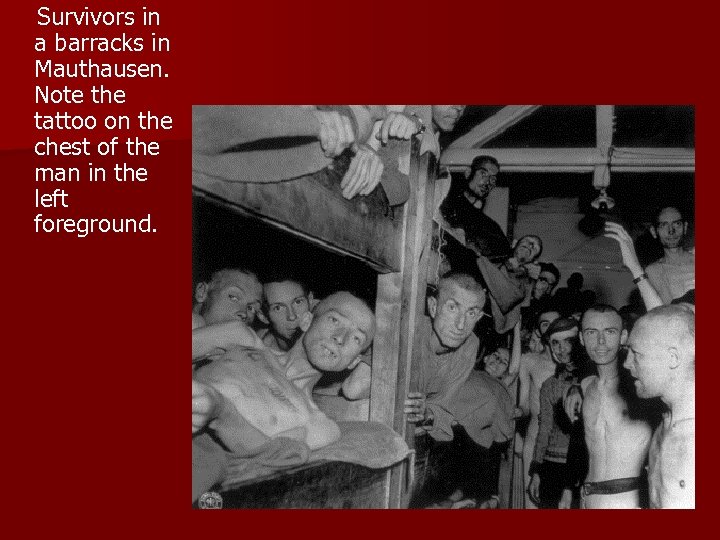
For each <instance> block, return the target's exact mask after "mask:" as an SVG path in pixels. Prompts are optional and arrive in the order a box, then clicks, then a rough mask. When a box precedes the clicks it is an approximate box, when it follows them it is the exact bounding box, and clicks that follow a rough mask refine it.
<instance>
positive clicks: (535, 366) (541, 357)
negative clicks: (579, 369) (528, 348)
mask: <svg viewBox="0 0 720 540" xmlns="http://www.w3.org/2000/svg"><path fill="white" fill-rule="evenodd" d="M520 366H521V367H524V369H525V370H526V371H527V372H528V373H529V374H530V376H531V377H532V378H533V379H536V378H543V377H544V376H545V375H547V374H548V373H549V374H550V375H552V373H553V372H554V371H555V364H554V362H553V361H552V360H551V359H550V358H548V357H547V355H546V354H545V353H534V352H528V353H525V354H523V355H522V356H521V357H520Z"/></svg>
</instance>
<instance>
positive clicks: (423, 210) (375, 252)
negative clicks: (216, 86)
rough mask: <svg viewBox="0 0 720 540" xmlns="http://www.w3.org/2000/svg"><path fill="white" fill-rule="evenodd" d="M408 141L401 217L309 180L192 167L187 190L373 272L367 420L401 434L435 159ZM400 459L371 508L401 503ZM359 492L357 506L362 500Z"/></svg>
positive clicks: (415, 355) (407, 467) (414, 356)
mask: <svg viewBox="0 0 720 540" xmlns="http://www.w3.org/2000/svg"><path fill="white" fill-rule="evenodd" d="M419 148H420V144H419V140H418V139H413V141H412V145H411V160H410V175H409V180H410V198H409V200H408V201H407V203H406V204H405V207H404V211H403V213H402V217H401V218H399V219H395V220H391V219H389V218H373V217H369V216H363V215H361V214H360V213H358V212H357V211H356V210H355V209H354V207H353V206H352V205H351V204H350V203H349V202H348V201H345V200H344V199H342V198H341V197H338V198H333V197H329V192H328V191H327V189H326V188H324V187H323V186H320V185H316V184H315V183H314V182H313V179H312V178H301V179H298V180H292V181H288V182H280V183H274V184H247V183H246V184H242V183H237V182H227V181H225V180H222V179H218V178H214V177H212V176H209V175H207V174H204V173H200V172H197V171H193V194H194V195H196V196H200V197H203V198H206V199H208V200H211V201H213V202H215V203H217V204H220V205H222V206H225V207H227V208H230V209H231V210H233V211H234V212H237V213H238V214H240V215H244V216H249V217H252V218H254V219H258V220H260V221H262V222H264V223H266V224H268V225H270V226H272V227H275V228H278V229H281V230H284V231H286V232H288V233H290V234H291V235H293V236H295V237H297V238H300V239H302V240H305V241H308V242H311V243H313V244H316V245H319V246H321V247H323V248H325V249H327V250H329V251H332V252H335V253H339V254H341V255H347V256H351V257H355V258H357V259H360V260H362V261H364V262H365V263H366V264H368V265H369V266H370V267H372V268H373V269H374V270H376V271H377V272H378V279H377V297H376V306H375V314H376V319H377V332H376V335H375V340H374V344H373V369H372V380H371V389H370V407H369V418H368V420H372V421H377V422H381V423H383V424H385V425H387V426H389V427H390V428H392V429H393V430H394V431H395V432H397V433H398V434H400V435H402V436H403V437H405V439H406V441H407V442H408V444H409V445H410V446H411V447H412V444H413V438H414V434H413V432H412V430H407V429H406V422H405V415H404V413H403V403H404V400H405V396H406V394H407V392H408V389H409V388H410V386H411V379H412V374H413V373H417V369H414V368H413V365H414V362H416V361H418V360H419V358H420V353H421V350H422V344H423V336H422V330H421V328H422V322H423V316H424V309H425V308H424V305H425V290H426V275H427V265H428V260H429V255H430V237H431V231H432V212H433V195H434V179H435V170H436V160H435V157H434V156H433V155H431V154H429V153H426V154H423V155H422V156H420V155H419ZM411 461H412V460H405V461H404V462H402V463H399V464H397V465H395V466H393V467H391V468H390V469H389V470H387V471H386V472H385V474H384V478H383V479H382V485H381V489H380V493H381V494H382V500H381V501H376V504H373V505H372V506H376V507H381V508H402V507H407V505H408V502H409V498H410V495H411V490H412V488H413V463H411ZM367 503H368V501H367V497H365V499H364V501H363V504H367Z"/></svg>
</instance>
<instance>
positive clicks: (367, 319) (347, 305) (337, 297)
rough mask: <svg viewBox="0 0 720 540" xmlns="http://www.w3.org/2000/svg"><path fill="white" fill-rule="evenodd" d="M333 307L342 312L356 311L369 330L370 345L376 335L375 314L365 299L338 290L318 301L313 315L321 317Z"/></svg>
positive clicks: (360, 321)
mask: <svg viewBox="0 0 720 540" xmlns="http://www.w3.org/2000/svg"><path fill="white" fill-rule="evenodd" d="M333 309H334V310H338V311H341V312H342V311H345V310H348V309H349V310H350V311H351V312H353V313H355V315H356V316H357V319H358V322H359V323H362V325H363V328H364V329H365V330H366V331H367V334H368V345H370V342H372V340H373V337H374V336H375V314H374V313H373V311H372V309H370V306H368V305H367V303H366V302H365V301H364V300H361V299H360V298H358V297H357V296H355V295H353V294H351V293H349V292H347V291H338V292H336V293H333V294H331V295H330V296H328V297H326V298H324V299H323V300H321V301H320V302H318V304H317V306H316V307H315V309H314V310H313V317H319V316H320V315H322V314H323V313H326V312H328V311H330V310H333Z"/></svg>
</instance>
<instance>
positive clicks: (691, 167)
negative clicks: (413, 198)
mask: <svg viewBox="0 0 720 540" xmlns="http://www.w3.org/2000/svg"><path fill="white" fill-rule="evenodd" d="M481 154H486V155H490V156H493V157H495V158H496V159H497V160H498V161H499V162H500V169H501V171H504V172H593V171H594V170H595V167H596V166H597V165H606V164H607V162H608V157H607V154H605V153H604V152H603V151H602V150H600V149H598V148H465V149H451V148H448V149H447V150H446V151H445V152H443V154H442V156H441V158H440V163H441V164H442V165H445V166H447V167H450V169H451V170H467V169H468V168H469V167H470V163H472V160H473V159H474V158H475V157H476V156H478V155H481ZM610 169H611V170H612V171H616V172H664V171H672V172H694V171H695V149H694V148H614V149H613V153H612V160H611V165H610Z"/></svg>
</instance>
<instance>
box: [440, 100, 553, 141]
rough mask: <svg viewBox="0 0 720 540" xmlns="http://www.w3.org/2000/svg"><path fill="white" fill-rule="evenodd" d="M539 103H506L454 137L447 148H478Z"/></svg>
mask: <svg viewBox="0 0 720 540" xmlns="http://www.w3.org/2000/svg"><path fill="white" fill-rule="evenodd" d="M538 108H540V105H508V106H507V107H503V108H502V109H500V110H499V111H498V112H497V113H495V114H494V115H493V116H491V117H490V118H487V119H485V120H484V121H483V122H480V123H479V124H478V125H477V126H475V127H474V128H472V129H471V130H470V131H469V132H468V133H466V134H465V135H463V136H462V137H458V138H457V139H455V140H454V141H453V142H452V144H451V145H450V146H449V147H448V149H455V148H480V147H481V146H483V145H484V144H485V143H487V142H488V141H490V140H491V139H494V138H495V137H497V136H498V135H500V134H501V133H503V132H504V131H505V130H506V129H508V128H509V127H511V126H514V125H515V124H517V123H518V122H519V121H520V120H522V119H523V118H526V117H527V116H529V115H531V114H532V113H533V112H535V111H536V110H537V109H538Z"/></svg>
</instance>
